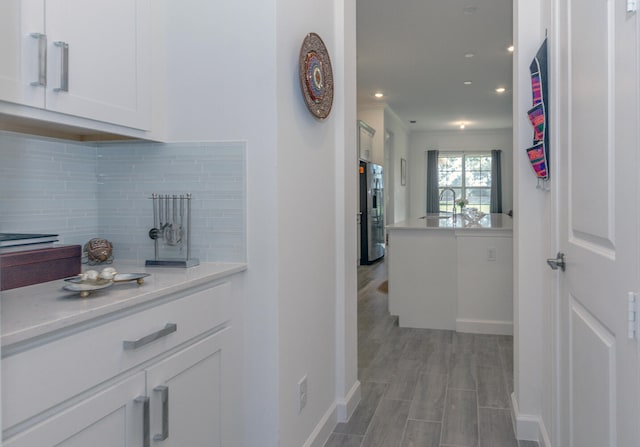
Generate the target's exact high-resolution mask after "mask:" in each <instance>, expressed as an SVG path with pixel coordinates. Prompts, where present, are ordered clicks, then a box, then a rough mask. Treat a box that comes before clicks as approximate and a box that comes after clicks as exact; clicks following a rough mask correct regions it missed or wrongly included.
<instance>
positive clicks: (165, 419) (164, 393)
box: [153, 385, 169, 441]
mask: <svg viewBox="0 0 640 447" xmlns="http://www.w3.org/2000/svg"><path fill="white" fill-rule="evenodd" d="M153 391H156V392H158V393H160V401H161V402H162V433H158V434H157V435H154V436H153V440H154V441H164V440H165V439H167V438H168V437H169V387H168V386H165V385H158V386H157V387H155V388H154V389H153Z"/></svg>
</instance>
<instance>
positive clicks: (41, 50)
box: [30, 33, 47, 87]
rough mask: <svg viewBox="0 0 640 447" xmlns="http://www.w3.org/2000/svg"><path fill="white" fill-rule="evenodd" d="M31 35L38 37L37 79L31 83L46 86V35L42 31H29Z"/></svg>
mask: <svg viewBox="0 0 640 447" xmlns="http://www.w3.org/2000/svg"><path fill="white" fill-rule="evenodd" d="M30 36H31V37H33V38H34V39H38V80H37V81H33V82H32V83H31V85H33V86H38V87H46V85H47V35H46V34H42V33H31V34H30Z"/></svg>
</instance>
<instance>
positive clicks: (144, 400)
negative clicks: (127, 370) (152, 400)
mask: <svg viewBox="0 0 640 447" xmlns="http://www.w3.org/2000/svg"><path fill="white" fill-rule="evenodd" d="M134 402H136V403H138V404H142V447H149V446H150V445H151V439H150V437H149V398H148V397H147V396H139V397H136V398H135V400H134Z"/></svg>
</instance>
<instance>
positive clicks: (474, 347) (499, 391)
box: [325, 261, 538, 447]
mask: <svg viewBox="0 0 640 447" xmlns="http://www.w3.org/2000/svg"><path fill="white" fill-rule="evenodd" d="M385 286H386V267H385V264H384V261H383V262H378V263H376V264H373V265H370V266H359V267H358V376H359V380H360V382H361V384H362V399H361V401H360V404H359V406H358V408H357V409H356V411H355V412H354V414H353V415H352V416H351V419H350V420H349V421H348V422H346V423H339V424H338V425H337V426H336V428H335V429H334V433H332V435H331V437H330V438H329V440H328V441H327V443H326V444H325V447H418V446H420V447H537V445H538V444H537V443H536V442H530V441H521V442H520V443H519V444H518V442H517V441H516V439H515V437H514V434H513V428H512V423H511V414H510V397H509V396H510V393H511V392H512V390H513V372H512V371H513V341H512V337H509V336H496V335H476V334H463V333H456V332H452V331H436V330H427V329H407V328H399V327H398V326H397V319H396V318H395V317H391V316H390V315H389V314H388V311H387V294H386V290H385Z"/></svg>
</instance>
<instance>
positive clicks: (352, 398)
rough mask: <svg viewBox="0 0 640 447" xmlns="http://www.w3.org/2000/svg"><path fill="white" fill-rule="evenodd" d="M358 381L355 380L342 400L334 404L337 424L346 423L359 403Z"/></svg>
mask: <svg viewBox="0 0 640 447" xmlns="http://www.w3.org/2000/svg"><path fill="white" fill-rule="evenodd" d="M360 390H361V388H360V381H358V380H356V383H354V384H353V386H352V387H351V389H350V390H349V392H348V393H347V395H346V396H345V398H344V399H338V400H337V402H336V407H337V412H338V422H347V421H348V420H349V418H350V417H351V415H352V414H353V412H354V411H355V409H356V407H357V406H358V404H359V403H360V398H361V394H360Z"/></svg>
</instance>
